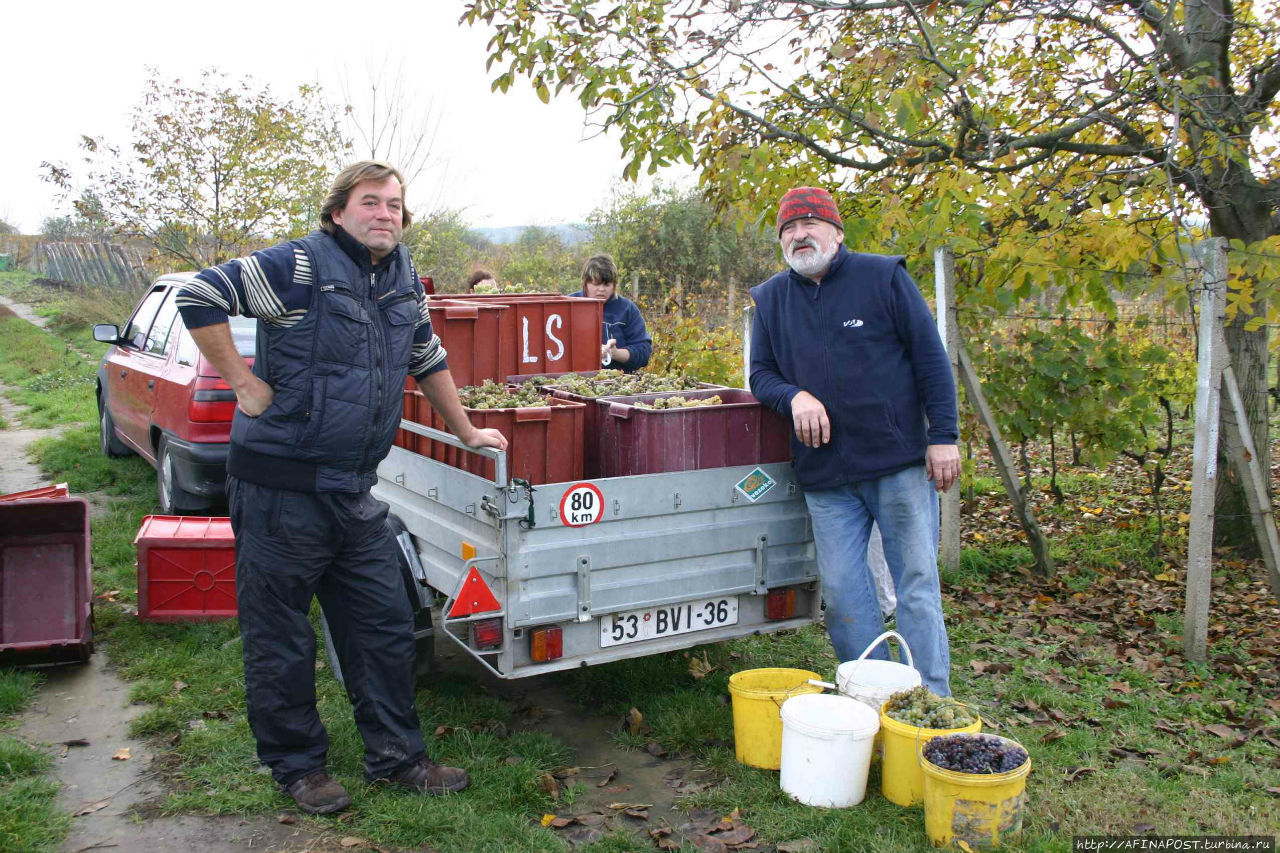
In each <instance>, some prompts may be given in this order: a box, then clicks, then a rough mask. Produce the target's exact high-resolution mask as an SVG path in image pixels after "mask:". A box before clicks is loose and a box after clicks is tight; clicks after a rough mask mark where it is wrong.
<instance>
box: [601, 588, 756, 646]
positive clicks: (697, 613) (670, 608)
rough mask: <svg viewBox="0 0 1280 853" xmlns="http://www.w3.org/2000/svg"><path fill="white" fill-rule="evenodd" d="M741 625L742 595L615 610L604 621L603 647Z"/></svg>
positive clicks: (602, 632) (602, 628)
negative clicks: (739, 606)
mask: <svg viewBox="0 0 1280 853" xmlns="http://www.w3.org/2000/svg"><path fill="white" fill-rule="evenodd" d="M737 624H738V598H737V596H727V597H723V598H705V599H703V600H702V601H686V602H684V603H683V604H668V605H665V606H663V607H649V608H646V609H644V610H631V611H628V612H626V613H614V614H612V615H609V616H605V617H603V618H602V619H601V620H600V647H601V648H606V647H608V646H621V645H623V644H625V643H639V642H641V641H642V640H656V639H658V638H659V637H674V636H675V635H676V634H688V633H691V632H693V631H706V630H708V629H710V628H719V627H721V626H723V625H737Z"/></svg>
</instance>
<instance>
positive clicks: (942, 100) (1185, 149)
mask: <svg viewBox="0 0 1280 853" xmlns="http://www.w3.org/2000/svg"><path fill="white" fill-rule="evenodd" d="M463 20H464V21H469V22H471V23H473V24H479V23H483V24H485V25H486V26H488V27H489V28H490V29H491V30H492V32H493V36H492V39H491V40H490V42H489V52H490V62H491V65H492V67H493V68H494V70H495V75H496V76H495V80H494V87H495V88H497V89H502V90H504V91H505V90H506V89H507V88H509V87H510V85H511V84H512V83H513V82H514V80H515V78H516V77H518V76H523V77H527V78H528V79H529V80H530V81H531V83H532V85H533V86H534V89H535V91H537V92H539V93H540V94H541V95H542V96H543V97H544V98H547V97H550V94H551V92H552V91H555V92H561V91H572V92H574V93H576V95H577V97H578V99H579V101H580V102H581V103H582V105H583V106H584V107H585V108H587V109H588V110H590V111H592V112H593V113H594V114H595V116H596V118H597V119H598V120H599V121H600V122H601V123H603V124H604V125H607V126H609V127H610V128H611V129H612V130H613V131H614V132H615V133H616V135H617V138H618V139H619V140H620V141H621V145H622V147H623V150H624V153H625V155H626V156H627V157H628V158H629V162H628V165H627V167H626V175H627V176H631V177H633V176H635V175H637V174H638V173H639V171H640V170H641V169H645V168H647V169H648V170H649V171H654V170H657V169H660V168H662V167H664V166H666V165H668V164H671V163H674V162H677V161H683V162H686V163H689V164H693V165H694V166H696V167H697V168H698V169H699V173H700V180H701V185H702V188H703V190H704V191H705V192H706V193H707V194H708V196H709V197H710V198H712V199H713V200H714V201H715V202H716V203H717V204H718V205H721V206H726V205H733V204H741V205H744V206H745V207H746V209H748V210H752V211H755V212H758V213H761V214H764V213H765V212H767V210H768V209H769V208H770V207H771V206H772V205H773V204H774V203H775V202H776V200H777V198H778V197H779V195H781V193H782V192H783V191H784V190H785V189H786V188H788V187H790V186H793V185H795V184H799V183H822V184H826V185H831V186H838V187H840V188H842V189H843V191H844V192H843V194H842V200H843V204H842V211H843V213H844V215H845V218H846V222H847V223H848V225H849V227H848V229H847V231H846V237H847V238H848V242H849V243H850V244H851V245H855V246H860V247H866V248H868V249H870V250H879V249H887V250H889V251H895V252H901V253H904V254H917V253H919V252H921V251H922V250H925V249H927V248H931V247H933V246H936V245H939V244H942V243H948V244H950V245H952V246H953V247H954V248H955V249H956V250H957V251H958V252H959V253H960V265H959V274H960V278H961V281H962V283H963V285H964V290H963V291H962V298H963V299H964V300H965V301H967V302H970V303H973V304H986V305H997V306H1006V307H1007V306H1009V305H1012V304H1014V303H1016V302H1017V301H1019V300H1022V299H1026V298H1028V297H1030V296H1031V295H1032V294H1033V293H1036V292H1041V291H1043V290H1044V289H1045V288H1047V287H1051V286H1052V287H1054V288H1056V292H1057V293H1058V294H1060V300H1061V302H1062V303H1063V304H1066V305H1072V304H1077V303H1080V302H1089V303H1091V304H1093V305H1094V306H1095V307H1097V308H1099V309H1101V310H1103V311H1109V310H1113V308H1114V306H1113V304H1112V293H1111V291H1110V289H1109V287H1108V282H1109V280H1110V277H1109V276H1108V275H1107V273H1108V272H1121V273H1123V272H1129V271H1133V270H1135V269H1141V270H1154V269H1156V268H1158V267H1166V266H1172V265H1174V264H1181V263H1184V262H1185V260H1186V259H1185V258H1184V257H1183V256H1182V252H1181V249H1180V246H1181V239H1182V238H1184V237H1185V236H1187V234H1188V233H1191V234H1193V235H1194V234H1195V233H1196V232H1198V231H1200V230H1202V229H1207V230H1208V231H1209V232H1210V233H1212V234H1214V235H1216V236H1221V237H1227V238H1229V239H1230V240H1231V241H1232V245H1233V246H1234V247H1236V248H1237V249H1242V250H1244V251H1245V252H1251V253H1254V254H1252V255H1236V256H1233V257H1234V259H1235V260H1236V261H1237V262H1238V263H1236V264H1235V266H1234V268H1233V274H1232V277H1231V282H1230V284H1231V288H1232V290H1231V299H1230V309H1229V320H1230V324H1229V327H1228V345H1229V347H1230V349H1231V353H1232V358H1233V361H1234V364H1235V368H1236V371H1237V373H1238V375H1239V378H1240V380H1241V383H1242V385H1243V388H1244V393H1245V397H1246V405H1247V406H1248V409H1249V415H1250V417H1249V420H1250V426H1251V428H1252V430H1253V433H1254V435H1255V437H1256V438H1258V439H1259V440H1258V442H1257V444H1258V446H1259V447H1260V448H1265V447H1267V442H1266V441H1265V437H1266V394H1265V391H1266V383H1265V374H1266V355H1267V350H1266V331H1265V327H1264V326H1263V325H1262V324H1263V322H1264V319H1265V317H1266V316H1267V312H1268V299H1269V297H1270V288H1271V285H1272V283H1273V281H1274V280H1275V278H1276V275H1277V264H1276V261H1275V259H1274V257H1267V258H1264V257H1261V256H1265V255H1271V256H1274V255H1276V254H1280V180H1277V177H1280V175H1278V174H1277V170H1278V169H1280V165H1278V163H1280V158H1277V157H1276V153H1277V139H1280V136H1278V135H1277V131H1278V130H1280V109H1278V107H1277V101H1276V96H1277V92H1278V91H1280V47H1278V45H1280V24H1278V23H1277V22H1278V21H1280V8H1278V7H1277V4H1276V2H1275V0H1263V2H1259V3H1244V4H1233V3H1230V2H1227V0H1124V2H1121V3H1103V2H1100V0H1082V2H1079V3H1057V2H1050V0H946V1H945V2H933V3H928V4H918V3H915V2H913V0H852V2H841V3H831V2H825V0H679V2H670V0H627V2H612V0H611V2H591V0H469V2H468V4H467V11H466V13H465V14H464V16H463ZM1246 261H1249V262H1250V264H1249V265H1247V264H1246ZM1262 461H1263V467H1264V470H1265V469H1266V468H1267V467H1268V465H1267V459H1265V458H1264V459H1263V460H1262ZM1226 479H1227V478H1223V482H1224V483H1225V482H1226ZM1219 498H1220V500H1219V508H1220V509H1222V510H1224V511H1229V510H1227V508H1228V507H1229V506H1230V504H1229V503H1228V502H1227V501H1226V494H1225V493H1221V494H1220V496H1219ZM1222 528H1225V525H1220V529H1222Z"/></svg>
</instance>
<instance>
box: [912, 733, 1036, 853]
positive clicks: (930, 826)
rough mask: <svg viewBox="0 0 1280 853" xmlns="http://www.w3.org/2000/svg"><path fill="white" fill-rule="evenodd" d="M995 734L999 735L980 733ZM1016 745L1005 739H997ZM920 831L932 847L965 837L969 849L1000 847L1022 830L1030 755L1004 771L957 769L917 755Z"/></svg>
mask: <svg viewBox="0 0 1280 853" xmlns="http://www.w3.org/2000/svg"><path fill="white" fill-rule="evenodd" d="M984 737H999V735H984ZM1000 740H1003V741H1006V742H1008V743H1016V741H1011V740H1009V739H1008V738H1000ZM921 767H922V770H923V773H924V831H925V833H927V834H928V836H929V840H930V841H932V842H933V846H934V847H945V846H946V845H948V844H952V843H954V842H956V841H963V842H964V843H965V844H966V845H968V847H971V848H974V849H976V848H979V847H998V846H999V845H1000V843H1001V842H1002V841H1009V840H1012V839H1013V838H1016V837H1017V835H1018V833H1020V832H1022V813H1023V811H1024V809H1025V807H1026V804H1027V774H1029V773H1030V772H1031V758H1030V757H1028V758H1027V760H1026V761H1025V762H1023V764H1022V766H1021V767H1019V768H1018V769H1016V770H1010V771H1009V772H1008V773H956V772H955V771H953V770H943V769H942V768H941V767H938V766H936V765H934V764H931V763H929V761H928V760H927V759H924V758H922V759H921Z"/></svg>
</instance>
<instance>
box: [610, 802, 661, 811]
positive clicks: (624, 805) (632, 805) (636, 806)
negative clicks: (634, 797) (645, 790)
mask: <svg viewBox="0 0 1280 853" xmlns="http://www.w3.org/2000/svg"><path fill="white" fill-rule="evenodd" d="M608 808H611V809H613V810H614V811H616V812H620V811H624V810H626V809H651V808H653V803H609V805H608Z"/></svg>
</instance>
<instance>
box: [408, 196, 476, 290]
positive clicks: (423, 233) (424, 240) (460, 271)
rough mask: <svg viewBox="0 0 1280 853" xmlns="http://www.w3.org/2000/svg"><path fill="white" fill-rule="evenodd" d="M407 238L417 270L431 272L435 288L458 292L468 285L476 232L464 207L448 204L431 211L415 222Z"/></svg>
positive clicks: (420, 272) (419, 272)
mask: <svg viewBox="0 0 1280 853" xmlns="http://www.w3.org/2000/svg"><path fill="white" fill-rule="evenodd" d="M410 209H411V210H412V208H410ZM404 241H405V244H406V245H408V246H409V249H410V251H411V253H412V255H413V262H414V264H415V265H416V266H417V268H418V274H419V275H429V276H431V278H432V280H433V281H434V282H435V285H436V292H438V293H445V292H449V293H457V292H459V291H461V290H465V289H466V284H467V275H468V273H469V272H470V270H471V259H472V258H473V257H474V256H475V247H474V234H473V232H472V231H470V229H469V228H468V226H467V222H466V219H465V217H464V215H463V213H462V211H460V210H450V209H447V208H445V209H441V210H436V211H433V212H431V213H429V214H428V215H426V216H425V217H423V218H421V219H418V220H416V221H415V222H414V224H413V227H412V228H411V229H410V230H409V231H407V232H406V233H405V236H404Z"/></svg>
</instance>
